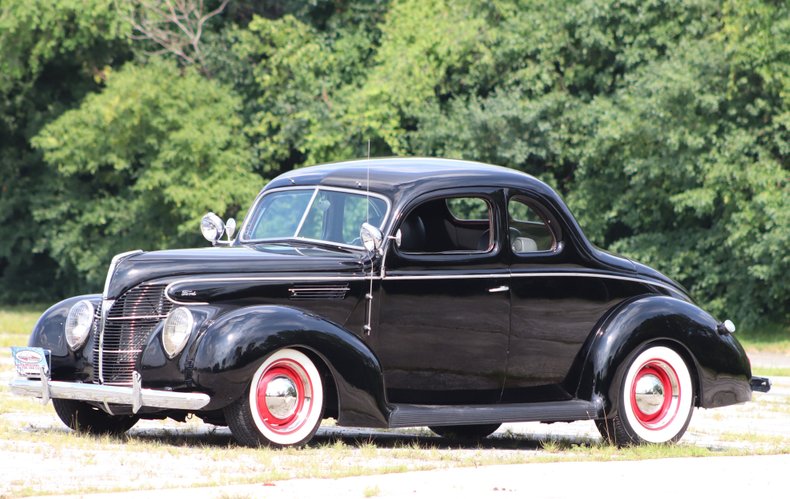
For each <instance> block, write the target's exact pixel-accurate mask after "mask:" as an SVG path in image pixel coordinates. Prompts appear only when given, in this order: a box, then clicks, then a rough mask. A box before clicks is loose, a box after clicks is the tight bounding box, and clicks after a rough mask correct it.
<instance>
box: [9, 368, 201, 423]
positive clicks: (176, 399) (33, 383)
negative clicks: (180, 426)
mask: <svg viewBox="0 0 790 499" xmlns="http://www.w3.org/2000/svg"><path fill="white" fill-rule="evenodd" d="M10 387H11V393H13V394H15V395H21V396H27V397H36V398H40V399H42V402H43V403H44V404H46V403H47V402H49V400H50V399H70V400H86V401H90V402H100V403H103V404H104V405H105V407H107V404H119V405H131V406H132V412H134V413H135V414H136V413H137V411H139V410H140V408H141V407H155V408H158V409H185V410H192V411H196V410H198V409H202V408H203V407H205V406H207V405H208V403H209V402H211V397H209V396H208V395H206V394H205V393H182V392H169V391H165V390H151V389H148V388H142V387H141V386H140V375H139V374H138V373H136V372H135V373H134V383H133V385H132V386H131V387H127V386H108V385H94V384H91V383H70V382H66V381H50V380H49V379H47V377H46V376H42V377H41V379H27V378H15V379H14V380H12V381H11V384H10Z"/></svg>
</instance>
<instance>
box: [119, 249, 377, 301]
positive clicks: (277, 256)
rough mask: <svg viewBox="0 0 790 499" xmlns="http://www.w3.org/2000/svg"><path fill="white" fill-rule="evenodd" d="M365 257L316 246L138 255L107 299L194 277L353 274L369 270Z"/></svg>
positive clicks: (126, 262)
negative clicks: (147, 285) (171, 279)
mask: <svg viewBox="0 0 790 499" xmlns="http://www.w3.org/2000/svg"><path fill="white" fill-rule="evenodd" d="M362 269H363V264H362V255H361V254H360V253H357V252H346V251H342V250H330V249H324V248H320V247H313V246H304V247H303V246H296V245H284V244H283V245H275V244H269V245H255V246H252V245H251V246H237V247H217V248H200V249H181V250H165V251H151V252H144V253H137V254H134V255H132V256H130V257H127V258H125V259H123V260H121V261H120V262H118V264H117V265H116V267H115V270H114V272H113V275H112V277H111V280H110V283H109V286H108V288H107V298H117V297H118V296H120V295H121V294H122V293H123V292H125V291H126V290H128V289H130V288H132V287H133V286H136V285H137V284H139V283H142V282H146V281H151V280H154V279H161V278H167V277H183V276H189V275H202V276H206V275H217V274H223V275H234V276H239V275H252V274H256V275H260V274H279V275H293V274H302V275H304V274H325V275H345V274H348V275H353V274H357V273H361V272H362V271H363V270H362Z"/></svg>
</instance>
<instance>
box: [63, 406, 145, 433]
mask: <svg viewBox="0 0 790 499" xmlns="http://www.w3.org/2000/svg"><path fill="white" fill-rule="evenodd" d="M52 405H53V406H54V407H55V412H56V413H57V414H58V417H59V418H60V420H61V421H63V423H64V424H65V425H66V426H68V427H69V428H71V429H72V430H74V431H84V432H87V433H90V434H93V435H107V434H115V435H120V434H121V433H124V432H125V431H126V430H128V429H130V428H131V427H132V426H134V425H135V423H137V421H138V420H139V418H138V417H137V416H112V415H110V414H107V413H106V412H104V411H102V410H101V409H99V408H97V407H94V406H92V405H90V404H88V403H87V402H81V401H79V400H68V399H52Z"/></svg>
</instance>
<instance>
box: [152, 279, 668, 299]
mask: <svg viewBox="0 0 790 499" xmlns="http://www.w3.org/2000/svg"><path fill="white" fill-rule="evenodd" d="M513 277H594V278H598V279H615V280H619V281H631V282H639V283H642V284H648V285H651V286H658V287H661V288H665V289H670V290H673V291H678V290H677V289H675V288H674V287H673V286H671V285H669V284H665V283H663V282H660V281H653V280H649V279H644V278H641V277H628V276H621V275H616V274H602V273H599V272H517V273H512V274H511V273H501V274H448V275H431V274H427V275H426V274H412V275H396V276H393V275H383V276H373V277H372V279H376V280H384V281H417V280H449V279H509V278H513ZM369 279H371V276H337V277H328V276H290V277H289V276H282V277H281V276H272V277H228V278H222V277H206V278H198V279H179V280H177V281H173V282H171V283H170V284H168V285H167V287H166V288H165V297H166V298H167V299H168V300H170V301H171V302H173V303H177V304H179V305H206V304H207V303H206V302H183V303H182V302H179V301H177V300H175V299H174V298H172V297H171V296H170V288H171V287H173V286H175V285H179V284H185V283H210V282H334V281H367V280H369Z"/></svg>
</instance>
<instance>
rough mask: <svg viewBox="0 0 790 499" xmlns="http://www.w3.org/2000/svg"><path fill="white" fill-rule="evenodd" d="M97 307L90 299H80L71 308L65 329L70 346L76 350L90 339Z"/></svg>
mask: <svg viewBox="0 0 790 499" xmlns="http://www.w3.org/2000/svg"><path fill="white" fill-rule="evenodd" d="M95 313H96V309H95V307H94V306H93V303H91V302H90V301H89V300H80V301H78V302H77V303H75V304H74V305H72V307H71V308H70V309H69V314H68V315H67V316H66V323H65V324H64V325H63V331H64V334H65V336H66V343H68V345H69V348H70V349H71V350H72V351H74V352H76V351H77V350H79V349H80V348H81V347H82V346H83V345H84V344H85V341H86V340H87V339H88V336H89V335H90V332H91V329H92V328H93V319H94V316H95Z"/></svg>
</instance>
